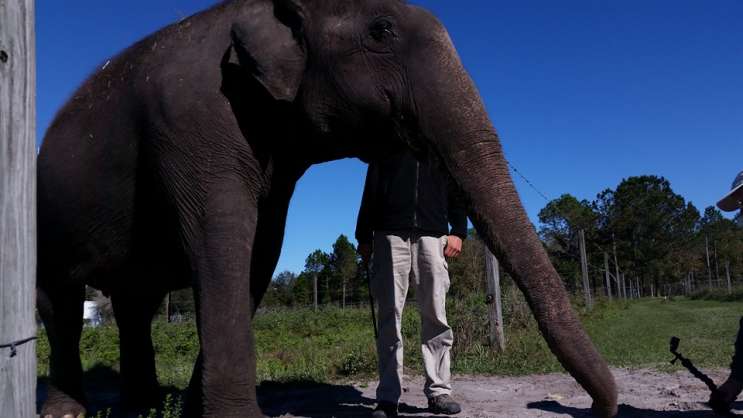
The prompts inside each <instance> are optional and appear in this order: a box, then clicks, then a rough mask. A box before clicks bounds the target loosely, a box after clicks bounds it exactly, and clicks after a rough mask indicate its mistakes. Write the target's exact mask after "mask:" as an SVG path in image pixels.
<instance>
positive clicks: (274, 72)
mask: <svg viewBox="0 0 743 418" xmlns="http://www.w3.org/2000/svg"><path fill="white" fill-rule="evenodd" d="M303 16H304V13H303V9H302V7H301V5H300V4H299V3H298V2H297V1H296V0H276V1H274V2H273V4H272V3H271V2H259V3H258V4H257V5H256V7H255V8H254V9H253V10H251V12H250V16H249V17H248V19H246V20H244V21H239V22H236V23H234V24H233V25H232V46H231V51H230V63H234V64H238V65H240V66H241V67H243V68H244V69H246V70H247V71H249V72H250V73H252V74H253V76H254V77H255V78H256V79H257V80H258V81H259V82H260V83H261V84H262V85H263V86H264V87H265V88H266V90H267V91H268V92H269V93H270V94H271V95H272V96H273V97H274V98H275V99H276V100H286V101H293V100H294V99H295V98H296V96H297V91H298V90H299V85H300V84H301V83H302V76H303V74H304V69H305V64H306V55H305V51H304V44H303V41H302V36H301V34H302V24H303V21H304V17H303Z"/></svg>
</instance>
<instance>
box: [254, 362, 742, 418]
mask: <svg viewBox="0 0 743 418" xmlns="http://www.w3.org/2000/svg"><path fill="white" fill-rule="evenodd" d="M614 375H615V377H616V379H617V383H618V385H619V402H620V404H621V407H620V414H619V416H620V417H623V418H624V417H633V418H634V417H642V418H692V417H700V418H703V417H714V416H715V415H714V414H713V413H712V412H711V411H710V410H709V408H708V407H707V406H706V405H705V404H704V402H705V401H706V400H707V398H708V397H709V392H708V391H707V389H706V387H705V386H704V384H703V383H701V382H700V381H698V380H696V379H694V378H693V377H692V376H691V375H689V374H688V373H675V374H665V373H659V372H656V371H652V370H645V369H642V370H626V369H615V370H614ZM711 377H712V378H713V379H714V380H715V381H716V382H721V381H722V380H723V379H724V377H725V375H724V373H722V372H716V373H712V374H711ZM422 387H423V379H422V378H414V379H411V380H410V381H408V382H407V388H406V389H407V390H406V392H405V393H404V394H403V397H402V405H401V408H400V412H401V415H402V416H406V417H430V416H431V415H430V414H429V413H428V412H427V411H426V410H425V407H426V398H425V396H424V395H423V393H422ZM265 389H268V388H265ZM374 389H375V384H368V385H365V384H360V385H359V384H354V385H348V386H335V387H334V386H332V385H330V386H327V387H322V386H320V387H314V388H313V387H306V388H296V389H290V390H289V391H288V392H286V393H284V394H279V393H277V392H273V391H270V392H273V393H272V394H267V395H266V396H264V397H263V399H262V400H263V402H262V405H263V407H264V411H265V412H266V413H267V414H269V415H270V416H282V417H364V416H368V415H369V413H370V411H371V409H372V408H373V406H374ZM454 389H455V396H456V398H457V399H458V400H459V401H460V402H461V403H462V409H463V411H462V413H461V414H460V415H459V416H460V417H503V418H506V417H576V418H577V417H590V416H591V414H590V411H589V408H590V405H591V400H590V398H589V397H588V395H587V394H586V393H585V392H584V391H583V390H582V389H581V388H580V387H579V386H578V385H577V384H576V383H575V381H574V380H573V379H572V378H571V377H570V376H568V375H565V374H550V375H533V376H525V377H483V376H457V377H455V379H454ZM736 407H737V408H740V409H741V410H743V403H737V404H736Z"/></svg>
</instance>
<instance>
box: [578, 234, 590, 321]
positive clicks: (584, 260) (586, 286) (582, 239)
mask: <svg viewBox="0 0 743 418" xmlns="http://www.w3.org/2000/svg"><path fill="white" fill-rule="evenodd" d="M578 240H579V245H580V268H581V273H582V275H583V296H584V297H585V298H586V308H588V309H589V310H590V309H591V308H592V306H593V300H592V298H591V284H590V283H589V281H588V257H587V255H586V232H585V231H584V230H582V229H581V230H580V232H579V234H578Z"/></svg>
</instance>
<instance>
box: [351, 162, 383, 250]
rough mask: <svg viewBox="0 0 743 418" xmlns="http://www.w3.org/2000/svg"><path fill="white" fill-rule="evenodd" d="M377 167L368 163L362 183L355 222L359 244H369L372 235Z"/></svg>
mask: <svg viewBox="0 0 743 418" xmlns="http://www.w3.org/2000/svg"><path fill="white" fill-rule="evenodd" d="M378 171H379V169H378V167H377V165H376V164H374V163H373V162H372V163H369V168H367V170H366V181H365V182H364V194H363V196H362V197H361V207H360V208H359V216H358V219H357V220H356V241H357V242H358V243H359V244H363V243H365V244H371V242H372V238H373V233H374V208H375V207H376V205H377V202H376V199H377V188H378V183H379V175H378Z"/></svg>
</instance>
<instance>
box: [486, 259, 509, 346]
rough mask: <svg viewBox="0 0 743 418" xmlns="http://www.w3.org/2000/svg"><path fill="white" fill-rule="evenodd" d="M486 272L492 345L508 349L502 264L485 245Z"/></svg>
mask: <svg viewBox="0 0 743 418" xmlns="http://www.w3.org/2000/svg"><path fill="white" fill-rule="evenodd" d="M485 273H486V276H487V279H488V295H487V301H486V302H487V303H488V317H489V318H490V346H491V347H493V348H495V349H496V350H497V351H503V350H505V349H506V337H505V335H504V334H503V311H502V306H501V294H500V266H499V264H498V259H497V258H495V256H494V255H493V254H492V253H491V252H490V250H489V249H488V248H487V247H485Z"/></svg>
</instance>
